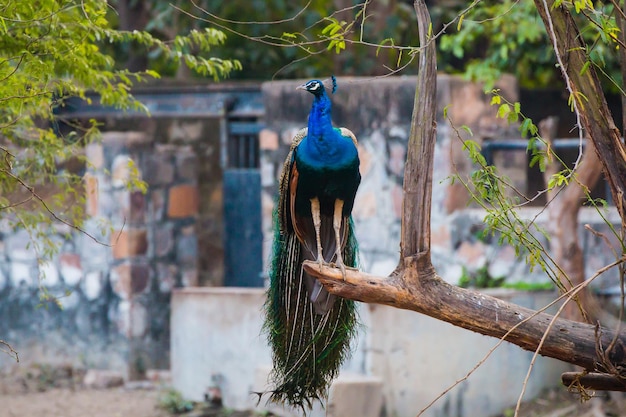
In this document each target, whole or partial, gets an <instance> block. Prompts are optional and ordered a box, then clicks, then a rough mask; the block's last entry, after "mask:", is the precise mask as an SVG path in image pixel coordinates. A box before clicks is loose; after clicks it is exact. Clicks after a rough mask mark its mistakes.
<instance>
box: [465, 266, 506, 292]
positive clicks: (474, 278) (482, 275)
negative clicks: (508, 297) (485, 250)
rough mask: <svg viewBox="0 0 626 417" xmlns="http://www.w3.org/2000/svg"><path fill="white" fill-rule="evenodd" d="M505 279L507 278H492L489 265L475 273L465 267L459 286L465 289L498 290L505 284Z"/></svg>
mask: <svg viewBox="0 0 626 417" xmlns="http://www.w3.org/2000/svg"><path fill="white" fill-rule="evenodd" d="M505 279H506V277H493V276H491V274H490V273H489V267H488V265H484V266H481V267H480V268H478V269H477V270H476V271H474V272H470V271H468V270H467V268H465V267H464V268H463V274H462V275H461V278H459V283H458V285H459V287H463V288H468V287H471V288H498V287H501V286H502V285H503V284H504V280H505Z"/></svg>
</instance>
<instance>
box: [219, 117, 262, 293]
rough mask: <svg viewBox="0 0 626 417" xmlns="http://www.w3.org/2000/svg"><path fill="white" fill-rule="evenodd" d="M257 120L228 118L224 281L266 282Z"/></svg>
mask: <svg viewBox="0 0 626 417" xmlns="http://www.w3.org/2000/svg"><path fill="white" fill-rule="evenodd" d="M260 130H261V126H260V124H259V123H258V122H257V121H256V120H254V119H253V120H247V121H229V122H228V129H227V131H228V136H227V138H226V166H225V167H224V232H225V242H224V246H225V247H224V250H225V254H224V285H225V286H228V287H262V286H263V277H262V272H263V259H262V256H263V255H262V253H263V235H262V230H261V173H260V170H259V140H258V136H259V135H258V134H259V131H260Z"/></svg>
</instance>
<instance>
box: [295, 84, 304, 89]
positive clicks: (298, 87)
mask: <svg viewBox="0 0 626 417" xmlns="http://www.w3.org/2000/svg"><path fill="white" fill-rule="evenodd" d="M296 90H306V84H302V85H299V86H297V87H296Z"/></svg>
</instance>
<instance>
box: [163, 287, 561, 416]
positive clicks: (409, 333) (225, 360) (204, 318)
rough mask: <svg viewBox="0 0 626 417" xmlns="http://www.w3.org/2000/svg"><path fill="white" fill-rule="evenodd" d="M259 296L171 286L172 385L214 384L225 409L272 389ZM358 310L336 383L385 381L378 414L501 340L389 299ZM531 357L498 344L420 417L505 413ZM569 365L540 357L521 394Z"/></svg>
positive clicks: (429, 394)
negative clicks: (358, 319)
mask: <svg viewBox="0 0 626 417" xmlns="http://www.w3.org/2000/svg"><path fill="white" fill-rule="evenodd" d="M492 294H493V295H495V296H498V297H500V298H503V299H506V300H508V301H511V302H514V303H517V304H520V305H523V306H526V307H530V308H541V307H543V306H544V305H546V304H548V303H549V302H550V301H551V300H552V299H553V297H554V294H553V293H551V292H547V293H525V292H512V291H502V290H500V291H499V292H496V293H493V292H492ZM264 301H265V295H264V292H263V291H262V290H259V289H254V290H250V289H236V288H229V289H226V288H221V289H218V288H187V289H181V290H176V291H175V292H174V294H173V298H172V322H171V323H172V379H173V384H174V387H175V388H176V389H178V390H180V391H181V392H182V393H183V395H184V396H185V397H187V398H190V399H192V400H196V401H202V400H203V398H204V394H205V393H207V392H208V389H209V388H214V387H218V388H219V389H220V390H221V392H222V396H223V399H224V405H225V406H226V407H229V408H234V409H249V408H254V407H255V406H256V404H257V400H258V397H257V396H256V395H255V394H253V392H262V391H266V390H267V389H268V385H267V375H268V372H269V370H270V369H271V359H270V351H269V347H268V346H267V343H266V341H265V335H263V334H261V331H260V329H261V325H262V315H261V308H262V305H263V302H264ZM360 316H361V322H362V327H361V329H360V331H359V334H358V338H357V339H358V340H357V341H356V343H355V345H354V346H353V355H352V358H351V360H349V361H348V362H347V363H346V364H345V366H344V368H343V370H342V372H341V375H340V376H339V378H338V380H337V381H339V383H340V384H343V385H346V384H348V385H349V384H350V383H356V381H360V380H362V379H365V380H366V381H367V380H368V378H369V379H370V380H371V379H372V378H375V379H377V380H379V381H381V382H382V395H383V407H382V409H381V410H372V411H373V412H372V415H375V416H388V417H391V416H394V417H409V416H415V415H416V414H417V413H418V411H420V410H421V409H422V408H424V407H425V406H426V405H427V404H428V403H430V402H431V401H432V400H434V399H435V398H436V397H437V396H438V395H439V394H440V393H441V392H442V391H444V390H445V389H446V388H448V387H450V386H451V385H452V384H454V383H455V381H457V380H459V379H461V378H462V377H464V376H465V375H466V374H467V373H468V372H469V371H470V370H471V369H472V368H473V367H474V366H475V365H476V364H477V363H478V362H479V361H480V360H482V359H483V358H484V356H485V355H487V353H488V352H489V350H490V349H492V348H493V347H494V346H495V345H496V343H497V342H498V340H497V339H493V338H489V337H486V336H482V335H478V334H476V333H472V332H469V331H467V330H463V329H460V328H457V327H454V326H452V325H449V324H447V323H443V322H441V321H438V320H434V319H431V318H429V317H426V316H423V315H420V314H417V313H415V312H411V311H406V310H399V309H395V308H391V307H387V306H381V305H366V304H360ZM531 357H532V354H531V353H529V352H525V351H523V350H521V349H520V348H518V347H517V346H514V345H510V344H508V343H504V344H502V345H501V346H500V347H499V348H498V349H497V350H495V352H494V353H493V354H492V355H491V356H490V357H489V358H488V359H487V360H486V361H485V363H484V364H482V365H481V366H480V367H479V368H478V370H476V372H474V373H473V374H472V376H470V378H469V379H467V380H466V381H464V382H462V383H461V384H460V385H458V386H457V387H456V388H454V389H453V390H451V391H450V392H449V393H448V394H446V395H445V396H443V398H441V399H440V400H438V401H437V402H436V403H435V404H434V405H433V406H432V407H431V408H430V409H429V410H428V411H427V412H426V413H425V414H424V416H425V417H486V416H489V415H495V414H497V413H499V412H501V411H502V410H503V409H504V408H506V407H509V406H511V405H513V404H515V402H516V401H517V398H518V396H519V394H520V392H521V388H522V383H523V380H524V378H525V376H526V373H527V372H528V369H529V364H530V360H531ZM566 369H567V366H566V365H565V364H563V363H561V362H559V361H556V360H553V359H546V358H542V357H539V358H538V360H537V362H536V363H535V365H534V367H533V369H532V373H531V377H530V380H529V383H528V386H527V388H526V396H525V398H527V399H529V398H532V397H533V396H535V395H537V394H538V393H539V392H540V391H541V390H542V389H544V388H546V387H551V386H556V385H558V384H559V381H560V374H561V373H562V372H563V371H564V370H566ZM335 389H337V387H336V386H334V387H333V388H331V397H332V392H333V390H335ZM265 398H267V397H265ZM356 398H357V399H359V400H360V401H364V400H365V399H364V398H362V397H358V396H357V397H356ZM342 401H344V402H345V398H342V397H339V398H335V399H334V400H331V403H330V404H329V405H328V406H329V407H331V408H340V406H343V407H344V409H345V407H346V406H350V404H348V405H346V404H343V403H342ZM351 406H352V407H355V406H356V404H352V405H351ZM268 408H269V409H271V410H272V411H273V412H275V413H279V415H289V416H299V415H301V414H300V413H298V412H295V411H290V410H285V409H281V408H277V407H275V406H271V405H266V404H265V400H262V401H261V403H260V405H259V407H258V409H259V410H265V409H268ZM353 409H354V408H353ZM324 415H325V414H324V411H323V409H322V407H321V406H320V405H319V404H316V405H315V407H314V409H313V412H312V413H311V417H321V416H324ZM333 415H334V416H336V417H339V415H336V414H333ZM354 415H356V414H354ZM341 417H352V415H342V416H341Z"/></svg>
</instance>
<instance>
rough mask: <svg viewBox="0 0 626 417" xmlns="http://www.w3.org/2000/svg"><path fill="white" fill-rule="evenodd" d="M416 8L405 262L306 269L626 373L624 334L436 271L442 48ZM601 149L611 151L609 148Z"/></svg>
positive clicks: (357, 296)
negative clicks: (382, 270) (384, 273)
mask: <svg viewBox="0 0 626 417" xmlns="http://www.w3.org/2000/svg"><path fill="white" fill-rule="evenodd" d="M415 9H416V14H417V18H418V22H419V32H420V41H421V44H422V46H424V50H423V51H422V55H421V57H420V71H419V76H418V78H419V80H418V93H417V94H416V97H415V110H414V113H413V121H412V125H413V126H412V130H411V137H410V140H409V149H408V152H407V162H406V167H405V179H404V180H405V186H404V206H403V219H402V244H401V245H402V250H401V255H402V256H401V260H400V264H399V265H398V268H396V270H395V271H394V273H392V274H391V276H389V277H377V276H372V275H368V274H364V273H360V272H358V271H351V270H349V271H346V273H345V276H344V275H343V274H342V272H341V271H340V270H338V269H335V268H331V267H326V266H325V267H323V268H320V267H319V265H318V264H317V263H313V262H305V263H304V269H305V270H306V271H307V272H308V273H309V274H311V275H313V276H315V277H316V278H317V279H319V281H320V282H321V283H322V284H323V285H324V287H325V288H326V289H327V290H328V291H329V292H330V293H332V294H335V295H339V296H342V297H345V298H351V299H354V300H360V301H363V302H367V303H378V304H387V305H390V306H393V307H397V308H402V309H407V310H413V311H416V312H419V313H423V314H426V315H428V316H431V317H434V318H436V319H439V320H443V321H446V322H449V323H451V324H453V325H455V326H459V327H463V328H465V329H468V330H472V331H475V332H478V333H481V334H484V335H488V336H493V337H497V338H504V339H505V340H507V341H509V342H511V343H514V344H516V345H518V346H520V347H522V348H523V349H526V350H530V351H536V350H537V349H538V348H539V346H540V345H541V349H540V350H539V353H540V354H542V355H545V356H549V357H552V358H556V359H560V360H562V361H565V362H569V363H572V364H575V365H579V366H581V367H583V368H585V369H587V370H590V371H593V370H599V371H606V370H609V369H610V370H612V372H615V371H616V370H618V372H621V370H622V369H623V368H624V366H626V360H625V355H626V354H625V351H626V334H625V333H620V334H617V335H616V334H615V332H614V331H612V330H610V329H606V328H601V327H599V326H593V325H589V324H584V323H578V322H574V321H569V320H564V319H559V318H554V317H553V316H551V315H549V314H545V313H537V312H534V311H532V310H530V309H527V308H523V307H520V306H517V305H515V304H512V303H508V302H505V301H502V300H499V299H496V298H494V297H490V296H487V295H485V294H481V293H479V292H476V291H471V290H466V289H462V288H458V287H455V286H452V285H450V284H448V283H446V282H445V281H443V280H442V279H441V278H440V277H439V276H438V275H437V273H436V271H435V269H434V268H433V266H432V262H431V258H430V210H431V190H432V188H431V187H432V168H433V166H432V164H433V156H434V144H435V142H434V141H435V114H434V107H435V88H436V87H435V70H436V67H435V63H434V62H435V53H434V51H435V44H434V42H433V41H432V40H429V39H428V37H427V35H428V28H429V27H430V17H429V15H428V10H427V8H426V5H425V3H424V1H423V0H416V2H415ZM598 117H599V118H601V117H603V114H599V115H598ZM604 124H605V125H606V126H607V127H608V125H609V124H608V123H604ZM602 145H603V146H605V148H606V144H605V143H603V144H602ZM605 150H606V149H605ZM605 150H604V151H605ZM604 151H602V152H604ZM602 152H599V154H600V157H601V158H602V157H603V155H604V156H606V154H604V153H602ZM613 168H614V167H613ZM613 168H611V169H613ZM623 178H626V176H624V177H623ZM620 214H622V213H621V212H620ZM546 333H547V336H546V338H545V340H544V342H543V344H541V341H542V338H543V336H544V335H545V334H546ZM609 347H610V348H609Z"/></svg>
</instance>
